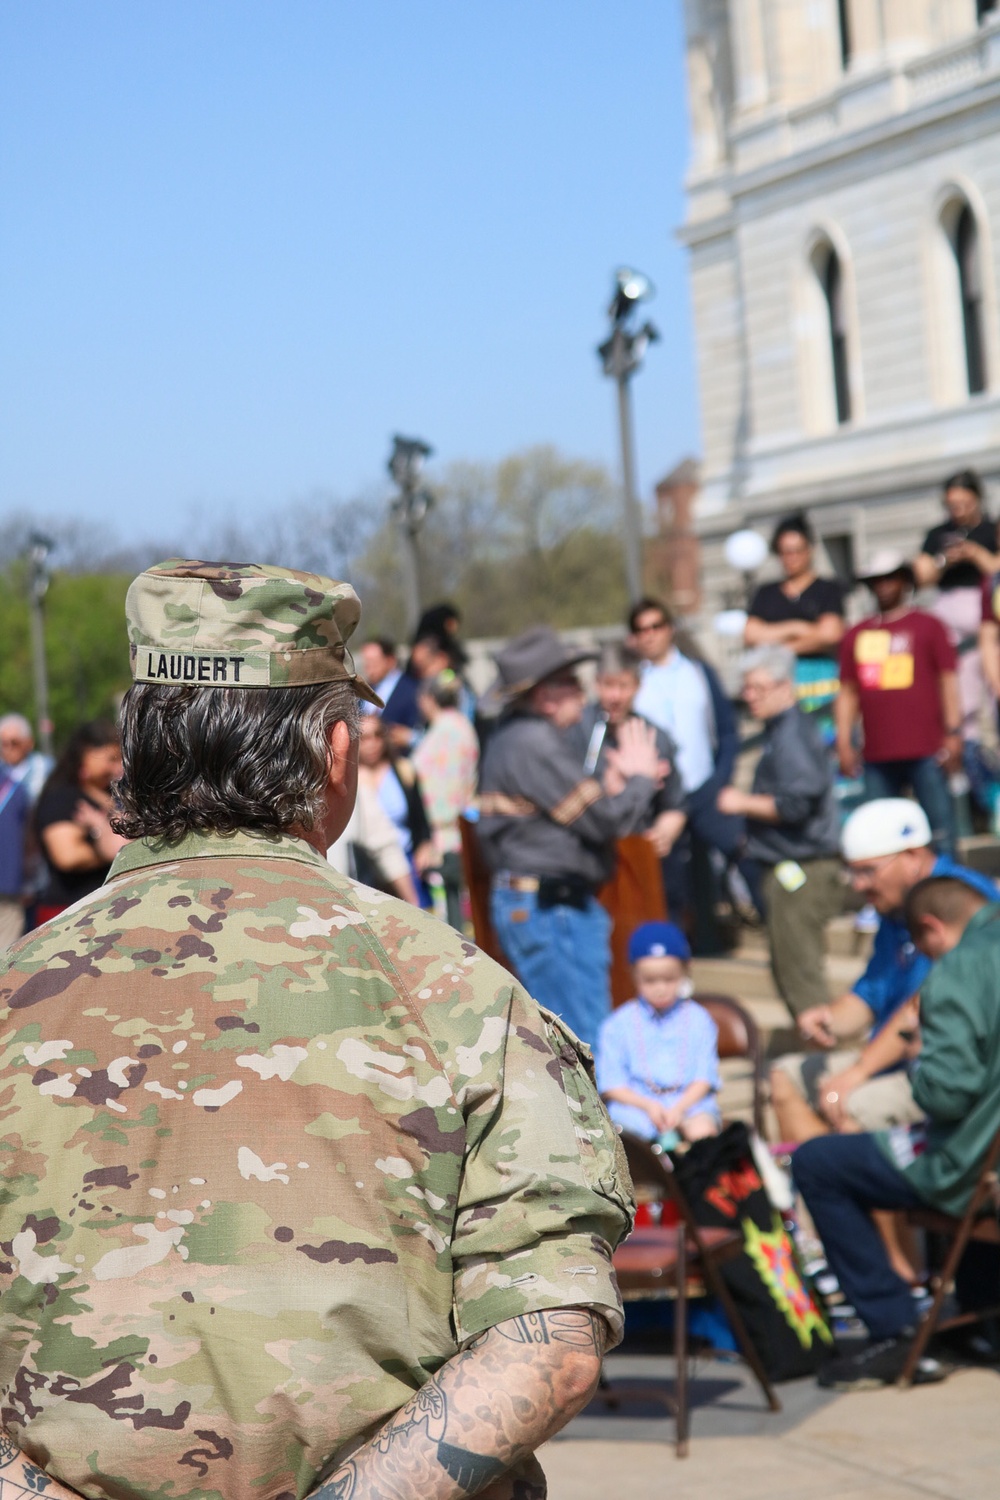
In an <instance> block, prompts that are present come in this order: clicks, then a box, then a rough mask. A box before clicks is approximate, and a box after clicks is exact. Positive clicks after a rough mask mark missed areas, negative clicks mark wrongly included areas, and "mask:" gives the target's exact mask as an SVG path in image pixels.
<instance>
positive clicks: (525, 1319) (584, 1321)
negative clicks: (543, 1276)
mask: <svg viewBox="0 0 1000 1500" xmlns="http://www.w3.org/2000/svg"><path fill="white" fill-rule="evenodd" d="M607 1330H608V1325H607V1323H605V1321H604V1319H603V1318H601V1317H598V1316H597V1315H596V1314H594V1313H590V1312H587V1311H586V1310H584V1309H582V1308H577V1307H555V1308H552V1309H550V1310H549V1311H548V1312H537V1313H524V1314H523V1315H522V1316H521V1317H520V1318H511V1319H510V1321H509V1322H507V1323H500V1324H498V1326H497V1327H496V1328H495V1329H491V1330H490V1332H491V1333H497V1334H499V1335H500V1337H501V1338H505V1339H510V1341H511V1343H514V1344H570V1345H571V1346H572V1347H573V1348H574V1349H587V1350H590V1351H593V1353H595V1354H596V1355H597V1357H598V1359H600V1358H601V1357H602V1356H603V1354H604V1345H605V1342H606V1336H607Z"/></svg>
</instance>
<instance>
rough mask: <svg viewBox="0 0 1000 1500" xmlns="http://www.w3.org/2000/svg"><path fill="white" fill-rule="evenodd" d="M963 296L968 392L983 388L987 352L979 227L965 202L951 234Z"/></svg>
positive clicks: (972, 393) (960, 292)
mask: <svg viewBox="0 0 1000 1500" xmlns="http://www.w3.org/2000/svg"><path fill="white" fill-rule="evenodd" d="M952 247H953V249H954V252H955V263H956V266H957V268H958V286H959V295H960V296H961V299H962V333H963V335H964V338H965V374H966V379H967V381H968V386H969V395H970V396H975V395H978V393H979V392H980V391H984V390H985V389H986V351H985V348H984V344H983V278H982V269H981V263H980V256H979V230H978V228H977V226H976V219H975V215H974V214H973V212H972V209H971V208H970V207H969V205H968V204H967V203H965V204H963V205H962V208H961V211H960V212H959V215H958V218H957V219H956V220H955V228H954V231H953V235H952Z"/></svg>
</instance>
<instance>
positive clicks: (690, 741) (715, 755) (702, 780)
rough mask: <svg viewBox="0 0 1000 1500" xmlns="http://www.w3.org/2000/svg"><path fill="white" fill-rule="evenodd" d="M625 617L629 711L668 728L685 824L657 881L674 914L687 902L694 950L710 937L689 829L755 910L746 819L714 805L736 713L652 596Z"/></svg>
mask: <svg viewBox="0 0 1000 1500" xmlns="http://www.w3.org/2000/svg"><path fill="white" fill-rule="evenodd" d="M628 624H629V632H630V639H631V644H632V646H633V648H634V649H635V650H636V651H637V652H638V654H639V655H640V656H641V657H642V660H643V668H642V680H641V682H640V685H639V691H638V693H637V694H636V698H635V703H634V710H635V712H636V713H637V714H641V715H642V717H643V718H644V719H648V720H649V721H650V723H652V724H655V725H656V727H657V729H662V730H663V731H664V732H665V733H666V734H668V735H670V737H671V739H672V740H673V741H674V743H675V744H676V746H677V756H676V765H677V769H678V771H679V772H680V775H681V781H682V783H683V787H684V796H685V801H684V812H685V814H686V817H687V823H688V828H687V835H686V836H685V837H683V838H681V839H678V840H677V842H676V843H675V844H674V846H673V848H672V849H671V851H670V853H669V855H668V856H667V858H666V859H665V860H664V861H663V883H664V890H665V894H666V898H667V906H668V908H669V910H670V912H671V914H672V915H673V916H675V917H677V918H678V920H679V919H680V914H681V913H682V912H684V911H685V909H687V908H690V907H692V906H693V907H694V908H695V909H694V911H693V912H692V918H693V922H694V926H695V945H696V946H695V952H698V951H700V950H701V949H702V945H703V944H704V943H705V942H706V941H707V942H709V943H711V942H712V937H711V936H710V933H709V930H708V929H709V926H710V924H707V923H705V920H704V915H705V914H704V911H703V910H698V902H697V900H696V898H695V893H694V890H693V884H694V882H693V876H692V866H693V859H692V848H691V842H690V836H693V838H694V839H695V840H697V842H698V844H699V845H700V846H701V848H702V849H703V850H705V851H712V850H718V851H719V853H720V854H721V855H722V858H723V860H724V861H725V864H726V866H727V867H729V866H733V865H735V866H737V867H738V869H739V871H740V874H741V875H742V877H743V882H744V884H745V885H746V887H747V888H748V890H749V894H750V896H751V898H752V900H753V902H754V905H755V906H756V907H757V908H758V910H762V909H763V903H762V901H761V899H760V895H759V891H758V888H757V887H758V871H757V868H756V866H755V864H754V863H753V861H752V860H748V859H747V858H746V857H745V849H746V838H747V829H746V820H745V819H744V818H742V817H738V816H733V815H732V814H729V813H724V812H722V811H721V810H720V809H719V807H718V805H717V803H718V795H719V792H720V791H721V789H722V788H723V787H724V786H728V785H729V783H730V781H731V780H732V776H733V767H734V766H735V763H736V752H737V750H738V748H739V731H738V728H737V724H736V715H735V713H734V712H733V707H732V704H731V703H730V701H729V699H728V697H727V696H726V692H725V689H724V688H723V686H722V683H721V682H720V680H719V677H718V675H717V674H716V673H715V672H714V671H713V670H712V668H711V667H710V666H709V665H708V663H707V662H704V661H697V660H695V659H694V658H693V657H691V656H688V655H685V653H684V652H683V651H681V650H679V649H678V646H677V644H676V642H675V640H674V619H673V616H672V615H671V613H670V611H669V610H668V609H667V607H666V605H665V604H663V603H662V602H661V601H660V600H659V599H653V598H644V599H640V600H639V601H638V603H636V604H634V605H633V606H632V609H631V610H630V612H629V620H628ZM741 894H742V893H741ZM699 918H700V921H699Z"/></svg>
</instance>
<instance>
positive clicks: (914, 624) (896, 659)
mask: <svg viewBox="0 0 1000 1500" xmlns="http://www.w3.org/2000/svg"><path fill="white" fill-rule="evenodd" d="M859 578H860V581H861V582H862V583H866V584H867V585H868V587H869V588H870V589H871V591H872V593H873V594H874V595H875V599H876V602H877V604H878V613H877V614H875V615H871V616H870V617H869V618H868V619H866V620H862V621H861V623H860V625H855V626H854V628H853V629H852V630H849V631H848V632H847V634H846V635H845V636H844V639H843V641H842V643H841V647H840V692H839V694H838V697H837V703H836V708H835V718H836V724H837V755H838V759H839V761H840V769H841V771H842V772H843V774H844V775H845V776H849V777H856V776H859V775H861V774H862V773H863V774H864V780H865V791H866V794H867V796H868V797H899V796H901V795H902V794H903V792H904V791H906V790H911V791H912V792H913V795H914V796H915V797H916V799H917V801H918V802H919V803H920V805H921V807H922V808H923V809H924V812H925V813H926V814H927V818H928V821H929V822H930V825H931V832H932V836H933V840H934V845H935V848H937V849H938V850H941V851H943V852H945V853H949V854H951V853H953V852H954V848H955V819H954V813H953V810H952V805H951V797H950V795H949V792H948V782H947V773H948V772H950V771H953V770H956V769H957V768H958V766H959V765H960V764H961V759H962V736H961V723H962V714H961V707H960V704H959V695H958V678H957V676H956V659H955V648H954V647H953V646H952V644H951V642H950V641H949V639H948V633H947V631H946V630H945V628H944V626H943V625H942V624H941V622H940V620H936V619H935V618H934V616H933V615H929V614H926V613H925V612H924V610H921V609H914V608H913V606H912V605H911V604H910V602H909V596H910V593H911V590H912V588H913V569H912V567H911V566H910V564H909V563H908V562H907V561H906V559H905V558H904V556H903V554H902V553H901V552H895V551H893V550H892V549H890V548H882V549H880V550H879V551H877V552H876V553H875V554H874V556H873V557H872V559H871V561H870V563H869V565H868V567H867V568H866V569H865V570H864V571H863V572H862V573H860V574H859ZM859 719H860V721H861V729H862V733H863V736H864V746H863V749H862V750H860V751H859V750H858V748H857V746H856V744H855V740H854V732H855V726H856V725H857V723H858V720H859Z"/></svg>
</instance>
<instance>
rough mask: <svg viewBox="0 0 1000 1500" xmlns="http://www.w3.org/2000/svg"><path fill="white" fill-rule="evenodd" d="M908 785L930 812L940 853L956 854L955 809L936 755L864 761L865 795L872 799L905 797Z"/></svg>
mask: <svg viewBox="0 0 1000 1500" xmlns="http://www.w3.org/2000/svg"><path fill="white" fill-rule="evenodd" d="M908 787H909V788H910V790H911V791H912V792H913V795H914V797H916V799H917V801H918V802H919V803H920V806H921V807H922V808H923V810H924V812H925V813H926V814H927V821H928V823H930V825H931V839H932V841H933V844H934V847H935V849H936V850H937V851H938V853H939V854H950V855H951V856H952V857H954V854H955V838H956V830H955V809H954V808H953V806H952V802H951V793H950V792H949V790H948V780H947V777H946V776H945V774H944V771H943V770H942V769H941V764H940V762H939V761H938V760H937V759H935V757H934V756H933V755H925V756H923V757H922V758H921V759H919V760H879V761H866V762H865V795H866V797H867V798H868V800H869V801H873V800H874V799H875V798H876V797H902V795H903V793H904V792H905V791H906V789H907V788H908Z"/></svg>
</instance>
